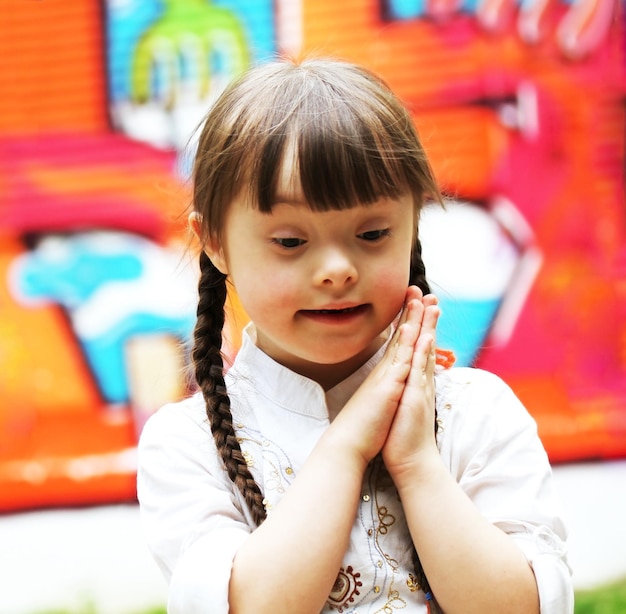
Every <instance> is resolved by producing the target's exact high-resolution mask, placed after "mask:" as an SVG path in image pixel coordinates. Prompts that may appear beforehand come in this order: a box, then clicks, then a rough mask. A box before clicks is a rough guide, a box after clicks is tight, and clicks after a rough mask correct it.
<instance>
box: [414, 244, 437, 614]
mask: <svg viewBox="0 0 626 614" xmlns="http://www.w3.org/2000/svg"><path fill="white" fill-rule="evenodd" d="M409 284H410V285H412V286H417V287H418V288H419V289H420V290H421V291H422V292H423V293H424V294H430V286H429V285H428V281H427V280H426V267H425V266H424V261H423V260H422V244H421V242H420V240H419V238H418V237H416V238H415V245H414V247H413V253H412V254H411V269H410V273H409ZM437 430H438V422H437V409H436V408H435V435H436V434H437ZM413 568H414V570H415V577H416V578H417V582H418V584H419V586H420V588H421V589H422V590H423V591H424V593H425V594H426V595H427V599H428V600H429V601H428V607H429V610H428V611H429V612H430V613H431V614H435V613H436V612H439V611H440V609H439V606H438V605H437V602H436V601H435V599H434V597H433V595H432V590H431V588H430V583H429V582H428V578H427V577H426V573H425V572H424V568H423V567H422V562H421V561H420V557H419V555H418V554H417V549H416V548H415V544H414V545H413Z"/></svg>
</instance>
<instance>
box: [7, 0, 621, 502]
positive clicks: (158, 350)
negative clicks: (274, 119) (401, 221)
mask: <svg viewBox="0 0 626 614" xmlns="http://www.w3.org/2000/svg"><path fill="white" fill-rule="evenodd" d="M0 11H2V13H3V14H2V19H0V93H1V94H2V95H1V96H0V511H9V510H16V509H27V508H32V507H39V506H51V505H52V506H54V505H78V504H93V503H103V502H112V501H121V500H132V499H133V498H134V496H135V484H134V480H135V469H136V458H135V447H136V441H137V435H138V433H139V432H140V430H141V427H142V424H143V422H144V421H145V418H146V416H147V415H149V414H150V413H151V412H152V411H154V410H155V409H156V408H157V407H158V406H159V405H160V404H162V403H164V402H166V401H169V400H173V399H177V398H180V397H181V396H182V395H184V394H187V393H188V392H189V391H190V389H191V388H190V383H189V382H190V380H189V377H188V350H189V347H188V341H189V337H190V334H191V330H192V327H193V323H194V303H195V279H196V272H195V268H194V264H193V261H194V259H193V253H192V250H191V251H189V250H188V243H187V237H186V230H185V207H186V205H187V202H188V199H189V190H188V183H187V180H188V177H189V168H190V166H189V165H190V160H191V157H192V155H193V150H194V142H195V134H196V128H197V126H198V124H199V123H200V122H201V120H202V117H203V116H204V114H205V113H206V110H207V109H208V108H209V107H210V105H211V103H212V100H214V98H215V96H216V95H217V94H218V93H219V92H220V91H221V89H222V88H223V87H224V85H225V84H226V83H227V82H228V81H229V80H230V79H231V78H232V77H233V76H235V75H236V74H238V73H239V72H241V71H242V70H244V69H245V68H246V67H247V66H249V65H250V64H253V63H257V62H263V61H265V60H267V59H268V58H270V57H272V56H273V55H275V54H277V53H278V54H280V53H286V54H290V55H296V56H300V55H302V54H306V53H311V52H314V53H316V54H325V55H334V56H338V57H342V58H346V59H350V60H354V61H357V62H360V63H363V64H365V65H367V66H369V67H370V68H372V69H373V70H375V71H376V72H378V73H379V74H380V75H381V76H383V77H384V78H385V79H386V80H387V81H388V82H389V83H390V85H391V86H392V87H393V88H394V89H395V90H396V91H397V92H398V93H399V94H400V96H401V97H402V98H403V100H404V101H405V102H406V104H407V105H408V106H409V108H410V109H411V111H412V112H413V114H414V117H415V121H416V124H417V126H418V128H419V130H420V133H421V135H422V138H423V141H424V144H425V146H426V149H427V151H428V153H429V154H430V156H431V159H432V161H433V164H434V168H435V172H436V174H437V177H438V179H439V181H440V183H441V185H442V187H443V188H444V190H445V193H446V195H447V199H448V202H447V206H446V209H445V210H441V209H439V208H431V207H429V208H428V209H427V210H426V212H425V213H424V216H423V219H422V220H421V234H422V240H423V243H424V257H425V261H426V265H427V271H428V274H429V279H430V281H431V284H432V286H433V289H434V290H435V292H436V293H437V294H438V295H439V297H440V299H441V302H442V307H443V312H444V313H443V318H442V321H441V334H440V344H441V345H442V346H444V347H448V348H451V349H453V350H454V351H455V353H456V355H457V357H458V363H459V364H474V365H476V366H479V367H484V368H486V369H489V370H491V371H493V372H495V373H497V374H499V375H500V376H502V377H503V378H504V379H505V380H506V381H507V382H508V383H509V384H510V385H511V386H512V387H513V388H514V390H515V391H516V393H517V394H518V395H519V396H520V398H521V399H522V400H523V401H524V403H525V404H526V406H527V407H528V409H529V411H530V412H531V413H532V414H533V416H534V417H535V418H536V419H537V422H538V426H539V431H540V435H541V436H542V438H543V440H544V443H545V445H546V448H547V450H548V453H549V455H550V457H551V459H552V460H553V461H554V462H565V461H573V460H579V459H589V458H615V457H624V456H626V205H625V202H624V170H625V167H624V165H625V141H626V121H625V116H626V102H625V101H626V60H625V58H626V18H625V11H624V7H623V4H622V3H621V2H619V0H545V1H538V0H537V1H534V0H520V1H519V2H518V1H513V0H433V1H430V0H428V1H426V0H345V2H343V3H341V5H340V6H339V5H338V4H337V2H331V1H330V0H280V1H278V2H273V1H271V0H221V1H217V0H215V1H213V2H209V1H208V0H141V1H140V0H106V1H103V2H98V1H97V0H73V1H72V2H52V1H51V0H5V1H4V2H3V3H2V7H1V8H0ZM233 305H234V307H233V309H232V313H231V316H232V318H233V325H232V328H231V331H230V333H229V335H230V336H229V342H231V345H230V348H231V350H230V351H231V352H234V351H236V347H237V339H236V330H237V328H238V326H239V325H240V323H241V322H242V321H243V320H244V319H245V314H243V313H242V312H241V310H240V309H238V308H237V307H236V299H235V297H233Z"/></svg>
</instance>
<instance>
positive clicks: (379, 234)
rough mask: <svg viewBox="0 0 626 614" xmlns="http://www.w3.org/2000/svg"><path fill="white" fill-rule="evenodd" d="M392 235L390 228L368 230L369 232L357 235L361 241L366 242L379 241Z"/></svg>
mask: <svg viewBox="0 0 626 614" xmlns="http://www.w3.org/2000/svg"><path fill="white" fill-rule="evenodd" d="M390 234H391V233H390V232H389V229H388V228H383V229H382V230H368V231H367V232H362V233H361V234H359V235H357V237H359V239H363V240H364V241H379V240H380V239H382V238H383V237H387V236H389V235H390Z"/></svg>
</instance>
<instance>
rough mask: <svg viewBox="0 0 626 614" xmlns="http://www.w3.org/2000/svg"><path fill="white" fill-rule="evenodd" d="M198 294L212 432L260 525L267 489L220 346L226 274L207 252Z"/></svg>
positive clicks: (199, 354) (197, 351) (196, 355)
mask: <svg viewBox="0 0 626 614" xmlns="http://www.w3.org/2000/svg"><path fill="white" fill-rule="evenodd" d="M198 294H199V300H198V311H197V321H196V327H195V330H194V347H193V353H192V356H193V362H194V367H195V374H196V381H197V382H198V386H199V387H200V390H201V391H202V396H203V397H204V400H205V403H206V412H207V417H208V419H209V423H210V425H211V432H212V433H213V438H214V439H215V445H216V447H217V450H218V452H219V454H220V456H221V457H222V461H223V462H224V466H225V468H226V472H227V473H228V477H229V478H230V479H231V481H232V482H233V483H234V484H235V486H236V487H237V488H238V489H239V491H240V492H241V494H242V495H243V497H244V499H245V501H246V503H247V504H248V507H249V508H250V512H251V514H252V518H253V520H254V522H256V524H257V525H259V524H261V523H262V522H263V520H265V516H266V512H265V507H264V505H263V493H262V492H261V489H260V487H259V485H258V484H257V483H256V482H255V481H254V478H253V477H252V474H251V473H250V469H249V468H248V465H247V464H246V461H245V459H244V456H243V454H242V452H241V446H240V445H239V441H238V440H237V436H236V433H235V429H234V427H233V416H232V413H231V411H230V399H229V398H228V394H227V392H226V384H225V382H224V362H223V360H222V355H221V351H220V350H221V347H222V329H223V328H224V304H225V302H226V294H227V290H226V275H224V274H223V273H221V272H220V271H219V270H218V269H217V268H216V267H215V265H214V264H213V263H212V262H211V260H210V259H209V257H208V256H207V255H206V254H205V253H204V252H202V253H201V254H200V282H199V285H198Z"/></svg>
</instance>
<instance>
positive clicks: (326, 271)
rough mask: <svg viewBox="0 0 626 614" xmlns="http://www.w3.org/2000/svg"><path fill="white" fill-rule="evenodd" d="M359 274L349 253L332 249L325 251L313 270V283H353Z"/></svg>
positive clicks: (342, 284)
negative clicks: (314, 270)
mask: <svg viewBox="0 0 626 614" xmlns="http://www.w3.org/2000/svg"><path fill="white" fill-rule="evenodd" d="M358 276H359V273H358V270H357V267H356V264H355V263H354V261H353V259H352V258H351V257H350V255H349V254H347V253H345V252H343V251H341V250H337V249H333V250H328V251H326V252H325V253H324V254H323V256H322V258H321V260H320V263H319V266H318V268H317V270H316V272H315V283H316V284H317V285H323V286H336V287H341V286H344V285H347V284H353V283H355V282H356V281H357V279H358Z"/></svg>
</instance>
